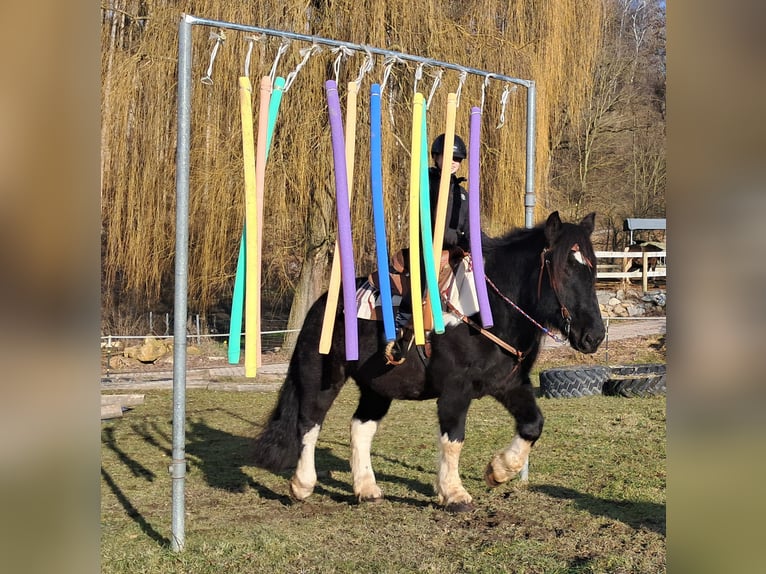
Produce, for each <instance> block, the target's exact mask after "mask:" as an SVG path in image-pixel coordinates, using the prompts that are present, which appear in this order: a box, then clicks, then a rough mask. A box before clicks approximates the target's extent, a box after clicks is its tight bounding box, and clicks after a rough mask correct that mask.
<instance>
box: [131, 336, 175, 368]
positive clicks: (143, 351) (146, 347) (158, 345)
mask: <svg viewBox="0 0 766 574" xmlns="http://www.w3.org/2000/svg"><path fill="white" fill-rule="evenodd" d="M167 352H168V347H167V345H165V343H163V342H162V341H161V340H159V339H155V338H154V337H146V339H144V344H143V345H141V346H140V347H139V348H138V351H137V352H136V359H138V360H139V361H141V362H142V363H153V362H155V361H156V360H157V359H159V358H160V357H162V356H163V355H165V354H167Z"/></svg>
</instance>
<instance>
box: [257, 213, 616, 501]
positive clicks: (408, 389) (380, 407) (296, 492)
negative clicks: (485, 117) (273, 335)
mask: <svg viewBox="0 0 766 574" xmlns="http://www.w3.org/2000/svg"><path fill="white" fill-rule="evenodd" d="M594 219H595V213H591V214H589V215H588V216H586V217H585V218H584V219H583V220H582V221H581V222H580V223H579V224H573V223H563V222H562V221H561V219H560V218H559V215H558V212H554V213H552V214H551V215H550V216H549V217H548V219H547V221H546V222H545V223H544V224H540V225H538V226H536V227H534V228H532V229H517V230H513V231H511V232H509V233H508V234H506V235H505V236H503V237H499V238H489V239H487V240H486V241H485V242H484V246H483V252H484V253H483V255H484V260H485V273H486V276H487V280H488V283H490V286H491V287H492V288H491V289H490V290H489V300H490V306H491V308H492V314H493V319H494V326H493V327H492V328H491V329H489V330H488V331H489V333H490V335H489V336H485V335H486V334H487V333H486V332H485V333H482V332H481V329H480V327H479V326H478V325H477V324H476V323H475V322H473V321H471V320H470V319H469V320H468V321H466V320H464V321H463V322H460V323H459V324H457V325H453V326H451V327H448V328H447V329H446V330H445V332H444V333H443V334H441V335H438V334H433V335H432V336H431V355H430V360H429V361H428V362H427V363H428V364H427V365H426V361H424V360H421V358H420V356H419V354H418V352H417V350H416V349H415V348H414V347H413V348H411V349H410V350H409V354H408V356H407V360H406V361H405V362H404V363H403V364H401V365H399V366H392V365H388V364H386V361H385V359H384V357H383V353H382V349H381V347H380V344H379V341H380V339H381V337H380V333H381V330H382V323H380V322H377V321H367V320H360V321H359V323H358V329H359V330H358V332H359V360H358V361H346V360H345V356H344V355H345V353H344V329H343V315H342V310H340V309H339V311H338V315H337V317H336V323H335V330H334V335H333V341H332V348H331V350H330V352H329V354H327V355H322V354H320V353H319V351H318V342H319V338H320V332H321V329H322V318H323V313H324V307H325V301H326V296H323V297H321V298H320V299H319V300H318V301H317V302H316V303H314V305H313V306H312V307H311V309H310V310H309V312H308V314H307V316H306V319H305V322H304V324H303V328H302V329H301V332H300V334H299V336H298V339H297V343H296V347H295V350H294V352H293V355H292V358H291V360H290V365H289V369H288V372H287V376H286V379H285V382H284V384H283V385H282V388H281V391H280V393H279V398H278V401H277V405H276V407H275V408H274V410H273V412H272V414H271V416H270V418H269V420H268V422H267V424H266V426H265V428H264V430H263V431H262V433H261V434H260V436H259V437H258V438H257V439H256V441H255V449H254V457H255V464H256V465H257V466H261V467H263V468H266V469H270V470H273V471H279V470H284V469H287V468H293V467H296V470H295V473H294V475H293V477H292V479H291V480H290V494H291V495H292V497H293V498H295V499H298V500H304V499H306V498H307V497H308V496H309V495H311V493H312V491H313V489H314V487H315V485H316V483H317V474H316V469H315V465H314V451H315V447H316V444H317V439H318V437H319V431H320V429H321V426H322V422H323V421H324V418H325V415H326V414H327V411H328V410H329V409H330V406H331V405H332V403H333V401H334V400H335V398H336V397H337V396H338V393H339V391H340V390H341V387H343V385H344V383H345V382H346V380H347V379H348V378H349V377H351V378H353V380H354V381H355V382H356V384H357V385H358V387H359V390H360V398H359V404H358V406H357V409H356V412H355V413H354V415H353V418H352V422H351V471H352V476H353V490H354V494H355V495H356V496H357V497H358V499H359V500H360V501H374V500H379V499H381V498H382V497H383V493H382V492H381V489H380V488H379V487H378V485H377V484H376V482H375V474H374V473H373V469H372V464H371V460H370V448H371V445H372V440H373V437H374V436H375V432H376V430H377V428H378V424H379V422H380V420H381V419H382V418H383V417H384V416H385V415H386V413H387V412H388V409H389V407H390V405H391V402H392V400H394V399H401V400H427V399H434V398H435V399H437V401H436V407H437V412H438V418H439V427H440V440H439V448H440V456H439V463H438V466H439V468H438V479H437V484H436V491H437V492H436V494H437V496H438V500H439V502H440V504H442V505H444V506H445V507H446V508H447V509H449V510H452V511H463V510H469V509H471V508H472V497H471V495H470V494H469V493H468V492H467V491H466V490H465V488H464V487H463V484H462V482H461V480H460V475H459V470H458V463H459V459H460V452H461V449H462V447H463V441H464V439H465V421H466V415H467V413H468V407H469V405H470V403H471V401H472V400H473V399H476V398H479V397H483V396H487V395H490V396H492V397H494V398H495V399H497V400H498V401H499V402H500V403H501V404H502V405H503V406H505V407H506V408H507V409H508V411H509V412H510V414H511V415H512V416H513V417H514V419H515V421H516V433H515V435H514V436H513V438H512V440H511V442H510V445H509V446H507V448H504V449H503V450H500V451H499V452H497V453H496V454H495V455H494V456H493V457H492V459H491V460H490V462H489V465H488V466H487V469H486V471H485V480H486V482H487V484H489V485H490V486H497V485H499V484H500V483H504V482H506V481H508V480H510V479H511V478H512V477H513V476H514V475H516V474H517V473H518V472H519V470H521V468H522V467H523V466H524V464H525V463H526V461H527V458H528V456H529V452H530V449H531V447H532V445H534V443H535V441H536V440H537V439H538V438H539V437H540V434H541V432H542V429H543V415H542V413H541V411H540V409H539V407H538V406H537V404H536V401H535V392H534V388H533V387H532V384H531V382H530V378H529V373H530V370H531V368H532V365H533V364H534V362H535V360H536V358H537V355H538V352H539V350H540V345H541V339H542V336H543V332H542V330H541V328H540V326H545V327H546V328H555V329H557V330H558V331H560V332H561V333H563V334H565V335H566V336H567V337H568V339H569V343H570V345H571V346H572V348H574V349H576V350H578V351H581V352H583V353H594V352H595V351H596V350H597V349H598V346H599V344H600V343H601V341H602V340H603V338H604V334H605V331H604V324H603V322H602V320H601V314H600V312H599V306H598V301H597V300H596V293H595V281H596V256H595V253H594V251H593V245H592V243H591V239H590V236H591V233H592V232H593V226H594ZM510 301H513V302H514V303H515V304H516V306H517V307H518V308H520V309H523V310H524V311H525V312H526V313H527V314H528V315H529V316H530V317H531V318H532V319H534V321H536V322H537V323H539V324H540V325H538V326H536V325H535V324H534V323H533V322H532V321H530V320H529V319H528V318H527V317H525V316H523V315H522V314H521V313H520V312H519V311H518V310H517V309H516V308H515V307H513V306H512V305H510V304H509V302H510ZM473 319H476V320H478V314H477V315H476V316H475V317H473ZM493 337H494V338H499V339H500V340H502V342H503V344H498V343H497V342H496V341H493V340H492V338H493Z"/></svg>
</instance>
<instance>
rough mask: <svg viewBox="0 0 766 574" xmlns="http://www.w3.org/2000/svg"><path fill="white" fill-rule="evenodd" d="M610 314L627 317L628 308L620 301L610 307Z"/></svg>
mask: <svg viewBox="0 0 766 574" xmlns="http://www.w3.org/2000/svg"><path fill="white" fill-rule="evenodd" d="M612 314H613V315H614V316H615V317H627V316H628V309H627V308H626V307H625V305H623V304H622V303H620V304H619V305H615V306H614V307H613V308H612Z"/></svg>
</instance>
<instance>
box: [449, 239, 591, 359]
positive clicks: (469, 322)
mask: <svg viewBox="0 0 766 574" xmlns="http://www.w3.org/2000/svg"><path fill="white" fill-rule="evenodd" d="M574 249H579V247H578V246H575V247H574ZM549 251H550V250H549V249H548V248H547V247H546V248H544V249H543V250H542V252H541V253H540V274H539V276H538V279H537V298H538V300H539V299H540V296H541V294H542V283H543V269H547V271H548V278H549V280H550V283H551V288H552V289H553V292H554V294H555V295H556V299H557V300H558V301H559V304H561V298H560V297H559V293H558V285H557V282H556V280H555V279H554V276H553V272H552V271H551V267H550V261H549V260H548V259H547V258H546V254H547V253H548V252H549ZM484 278H485V280H486V281H487V284H488V285H489V286H490V287H492V290H493V291H494V292H495V293H497V294H498V296H499V297H500V299H502V300H503V301H505V302H506V303H508V304H509V305H510V306H511V307H513V308H514V309H516V310H517V311H518V312H519V313H521V314H522V316H524V317H526V318H527V319H528V320H529V321H530V322H531V323H532V324H533V325H535V326H536V327H537V328H538V329H540V331H542V332H543V333H544V334H546V335H548V336H549V337H550V338H551V339H553V340H554V341H556V342H557V343H565V342H566V337H567V336H568V335H569V324H570V323H571V321H572V317H571V314H570V313H569V310H568V309H567V308H566V306H565V305H563V304H561V315H562V316H563V317H564V320H565V321H566V326H565V328H564V336H565V338H564V339H562V338H561V337H558V336H556V335H555V334H554V333H552V332H551V330H550V329H548V328H546V327H544V326H543V325H541V324H540V323H539V322H537V321H535V320H534V319H533V318H532V317H531V316H530V315H529V314H528V313H527V312H526V311H524V310H523V309H522V308H521V307H519V306H518V305H517V304H516V303H514V302H513V301H511V300H510V299H509V298H508V297H507V296H506V295H504V294H503V292H502V291H500V289H499V288H498V287H497V285H495V284H494V283H493V282H492V280H491V279H490V278H489V277H487V276H486V275H485V277H484ZM442 299H443V301H444V305H445V307H447V309H449V311H450V312H451V313H452V314H453V315H455V316H456V317H457V318H458V319H460V320H461V321H462V322H463V323H465V324H466V325H468V326H469V327H471V328H473V329H475V330H476V331H478V332H479V333H480V334H481V335H483V336H484V337H486V338H487V339H489V340H490V341H492V342H493V343H495V344H496V345H498V346H499V347H501V348H503V349H505V350H506V351H508V352H509V353H511V354H512V355H515V356H516V357H517V359H518V363H517V365H516V367H518V365H519V364H521V361H522V360H524V357H525V356H526V355H527V353H525V352H522V351H519V350H518V349H517V348H515V347H514V346H513V345H510V344H508V343H506V342H505V341H503V340H502V339H501V338H500V337H498V336H497V335H495V334H494V333H491V332H490V331H487V330H486V329H484V328H483V327H481V326H480V325H479V324H477V323H476V322H475V321H473V320H471V318H470V317H468V316H466V315H465V314H464V313H462V312H461V311H459V310H458V309H457V308H456V307H455V306H454V305H453V304H452V303H450V301H449V300H448V299H447V297H446V296H444V297H442Z"/></svg>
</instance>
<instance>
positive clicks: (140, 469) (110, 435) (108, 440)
mask: <svg viewBox="0 0 766 574" xmlns="http://www.w3.org/2000/svg"><path fill="white" fill-rule="evenodd" d="M101 442H102V443H103V444H104V446H106V447H107V448H108V449H109V450H111V451H112V452H113V453H114V454H115V455H117V459H118V460H119V461H120V462H121V463H122V464H124V465H125V466H126V467H128V470H130V472H131V473H133V476H135V477H137V478H145V479H146V480H148V481H149V482H153V481H154V479H155V478H156V476H155V474H154V473H153V472H152V471H151V470H149V469H148V468H146V467H145V466H144V465H142V464H141V463H140V462H138V461H137V460H134V459H133V458H131V457H130V456H128V454H127V453H125V451H123V450H122V449H121V448H120V447H119V446H117V440H116V439H115V438H114V428H112V427H107V428H104V429H102V430H101Z"/></svg>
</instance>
